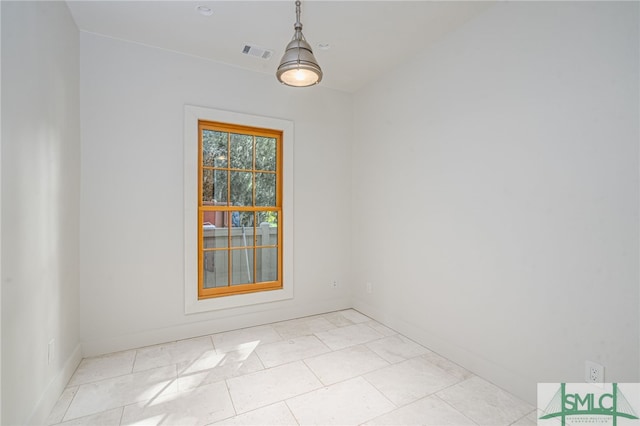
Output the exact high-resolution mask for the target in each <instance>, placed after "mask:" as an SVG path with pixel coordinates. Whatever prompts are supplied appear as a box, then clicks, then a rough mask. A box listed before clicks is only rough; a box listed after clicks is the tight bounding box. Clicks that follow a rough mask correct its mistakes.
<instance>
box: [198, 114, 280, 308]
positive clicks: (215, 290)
mask: <svg viewBox="0 0 640 426" xmlns="http://www.w3.org/2000/svg"><path fill="white" fill-rule="evenodd" d="M204 130H212V131H221V132H225V133H228V134H229V135H231V134H232V133H233V134H242V135H251V136H253V137H268V138H274V139H275V140H276V170H275V171H274V172H273V174H274V175H275V176H276V191H275V198H276V202H275V206H255V205H254V206H233V205H231V204H230V203H229V202H228V203H227V204H225V205H205V204H204V202H203V188H202V182H203V171H204V170H226V171H227V172H228V173H230V172H234V171H238V172H247V171H249V172H251V173H252V180H253V185H252V188H253V189H252V191H253V200H254V201H255V197H256V185H255V178H256V174H257V173H271V171H265V170H259V169H256V164H255V161H256V160H255V142H254V144H253V156H252V158H253V160H252V168H251V169H235V168H233V167H231V163H230V161H227V164H226V167H215V165H214V166H205V165H203V140H202V135H203V131H204ZM230 151H231V145H230V139H229V141H228V142H227V159H230ZM283 153H284V148H283V131H282V130H274V129H267V128H260V127H253V126H246V125H239V124H230V123H222V122H216V121H208V120H198V167H197V169H198V208H197V216H198V218H197V226H198V251H197V253H198V299H199V300H200V299H209V298H217V297H222V296H231V295H239V294H247V293H256V292H263V291H269V290H281V289H282V288H283V282H284V268H283V246H284V235H283V234H284V220H285V218H284V209H283V176H282V175H283V159H284V154H283ZM228 176H230V175H228ZM230 188H231V179H230V178H228V179H227V190H228V194H229V195H230ZM254 204H255V202H254ZM264 211H272V212H275V213H277V217H278V226H277V244H276V245H275V246H274V245H267V246H262V245H258V243H257V230H258V229H259V226H258V224H257V223H256V222H257V221H256V220H254V221H253V223H254V228H253V229H254V232H253V241H252V244H247V245H246V246H240V247H238V246H233V244H232V225H231V223H230V222H231V221H230V218H231V215H232V213H233V212H252V213H254V215H257V213H258V212H264ZM204 212H221V213H222V214H223V215H226V217H227V218H229V219H227V220H228V229H229V232H228V234H227V235H228V236H227V237H228V242H227V246H226V247H222V248H205V247H204V226H203V216H204ZM247 248H248V249H250V250H252V251H253V254H254V255H253V271H254V273H253V274H252V275H253V277H252V281H253V282H251V283H247V284H232V262H233V256H232V253H233V252H234V251H239V250H245V251H246V249H247ZM266 248H276V252H277V262H276V268H277V272H276V273H277V275H276V280H273V281H263V282H256V271H257V269H258V268H257V263H258V259H257V255H256V253H257V250H258V249H266ZM205 251H227V253H228V255H227V262H228V264H227V274H228V275H227V276H228V285H227V286H226V287H212V288H205V287H204V282H203V275H204V253H205Z"/></svg>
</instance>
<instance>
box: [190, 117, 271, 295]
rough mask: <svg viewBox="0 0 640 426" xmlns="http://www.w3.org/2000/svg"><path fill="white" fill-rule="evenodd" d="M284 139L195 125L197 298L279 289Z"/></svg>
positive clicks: (234, 127)
mask: <svg viewBox="0 0 640 426" xmlns="http://www.w3.org/2000/svg"><path fill="white" fill-rule="evenodd" d="M282 139H283V132H282V131H279V130H270V129H263V128H257V127H248V126H240V125H233V124H225V123H219V122H211V121H202V120H200V121H198V147H199V148H198V182H199V184H198V194H199V196H198V213H197V214H198V222H197V223H198V225H197V226H198V299H206V298H212V297H219V296H227V295H234V294H244V293H252V292H258V291H265V290H275V289H281V288H282V271H283V267H282V259H283V256H282V253H283V247H282V246H283V244H282V241H283V235H282V232H283V231H282V230H283V226H282V223H283V209H282V192H283V191H282V158H283V149H282Z"/></svg>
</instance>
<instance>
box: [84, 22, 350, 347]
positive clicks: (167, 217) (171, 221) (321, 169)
mask: <svg viewBox="0 0 640 426" xmlns="http://www.w3.org/2000/svg"><path fill="white" fill-rule="evenodd" d="M80 50H81V104H82V112H81V123H82V130H81V134H82V172H81V174H82V188H81V194H82V195H81V199H82V201H81V247H82V253H81V262H80V264H81V272H80V276H81V283H82V285H81V291H80V301H81V303H80V305H81V321H80V327H81V339H82V341H83V349H84V350H85V355H91V354H97V353H103V352H109V351H114V350H119V349H124V348H129V347H136V346H140V345H145V344H151V343H159V342H163V341H167V340H172V339H181V338H186V337H189V336H195V335H199V334H207V333H213V332H217V331H221V330H226V329H233V328H238V327H243V326H249V325H253V324H259V323H264V322H268V321H275V320H280V319H286V318H292V317H296V316H303V315H309V314H314V313H319V312H323V311H327V310H333V309H341V308H344V307H347V306H349V303H350V302H349V288H348V283H349V278H350V258H349V257H350V247H349V244H348V240H349V220H350V217H351V213H350V185H349V182H350V176H351V175H350V171H349V167H350V161H351V158H350V153H351V151H350V141H351V136H352V119H353V117H352V99H351V97H350V96H349V95H347V94H344V93H341V92H337V91H332V90H329V89H326V88H323V87H314V88H309V89H306V90H296V89H293V88H288V87H284V86H281V85H280V84H279V83H278V82H277V81H276V80H275V77H274V76H273V75H263V74H257V73H253V72H248V71H244V70H241V69H237V68H232V67H229V66H226V65H222V64H218V63H214V62H211V61H206V60H203V59H200V58H195V57H190V56H185V55H181V54H177V53H174V52H169V51H164V50H160V49H154V48H150V47H146V46H142V45H139V44H134V43H128V42H123V41H118V40H113V39H110V38H105V37H101V36H97V35H93V34H87V33H82V34H81V49H80ZM274 66H275V65H274ZM185 104H189V105H197V106H204V107H210V108H216V109H220V110H227V111H235V112H241V113H245V114H252V115H261V116H268V117H276V118H281V119H285V120H291V121H293V122H294V126H295V148H294V150H295V152H294V169H295V170H294V185H295V190H294V192H295V194H294V197H295V205H294V207H295V224H294V232H295V234H294V251H295V255H294V281H295V288H294V299H292V300H287V301H282V302H275V303H269V304H262V305H255V306H250V307H244V308H235V309H229V310H223V311H215V312H207V313H202V314H191V315H185V314H184V287H183V281H184V271H183V268H184V261H183V253H184V244H183V220H184V217H183V197H184V191H183V164H184V163H183V117H184V105H185ZM285 143H287V142H286V141H285ZM194 190H195V188H194ZM334 278H336V279H338V280H339V282H340V283H341V285H340V286H339V288H338V289H333V288H331V287H330V285H329V284H330V282H331V280H332V279H334ZM193 285H196V284H195V283H194V284H193Z"/></svg>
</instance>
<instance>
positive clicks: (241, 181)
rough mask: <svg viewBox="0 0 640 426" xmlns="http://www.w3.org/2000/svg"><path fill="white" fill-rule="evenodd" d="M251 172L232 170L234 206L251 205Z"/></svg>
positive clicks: (232, 199)
mask: <svg viewBox="0 0 640 426" xmlns="http://www.w3.org/2000/svg"><path fill="white" fill-rule="evenodd" d="M252 176H253V173H251V172H231V204H232V205H234V206H251V205H253V203H252V201H253V200H252V198H253V192H252V186H253V183H252V179H251V177H252Z"/></svg>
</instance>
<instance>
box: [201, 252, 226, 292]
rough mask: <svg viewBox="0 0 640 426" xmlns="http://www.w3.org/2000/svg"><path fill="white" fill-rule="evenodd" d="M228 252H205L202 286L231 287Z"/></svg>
mask: <svg viewBox="0 0 640 426" xmlns="http://www.w3.org/2000/svg"><path fill="white" fill-rule="evenodd" d="M228 253H229V252H228V251H226V250H216V251H205V252H204V253H203V256H202V260H203V262H202V263H203V265H202V266H203V267H202V269H203V271H202V273H203V274H202V276H203V280H202V284H203V287H204V288H214V287H227V286H228V285H229V274H228V273H227V269H228V263H227V259H228Z"/></svg>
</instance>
